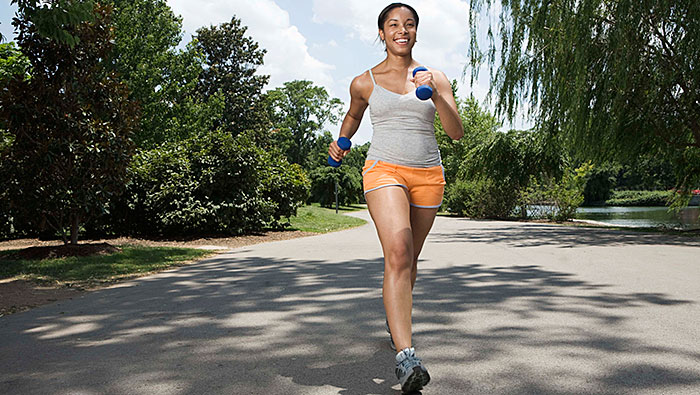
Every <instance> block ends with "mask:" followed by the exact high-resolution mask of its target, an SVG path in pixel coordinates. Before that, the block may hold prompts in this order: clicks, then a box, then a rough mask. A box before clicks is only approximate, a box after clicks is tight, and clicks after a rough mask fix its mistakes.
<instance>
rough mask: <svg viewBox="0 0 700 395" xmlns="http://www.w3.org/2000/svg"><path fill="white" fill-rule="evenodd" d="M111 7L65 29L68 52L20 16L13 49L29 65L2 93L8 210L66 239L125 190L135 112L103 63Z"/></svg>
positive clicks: (109, 45) (3, 176)
mask: <svg viewBox="0 0 700 395" xmlns="http://www.w3.org/2000/svg"><path fill="white" fill-rule="evenodd" d="M110 12H111V7H109V6H101V5H95V9H94V13H95V17H94V18H93V21H92V22H82V23H80V24H78V25H75V26H72V27H70V28H69V29H68V34H71V35H73V36H75V37H77V38H78V40H77V41H76V42H75V45H73V46H70V45H68V44H65V43H61V42H58V41H55V40H52V39H48V38H45V37H44V36H42V35H40V34H39V33H38V30H37V28H36V27H35V24H34V23H33V21H32V20H31V19H30V18H31V15H32V14H22V13H21V12H20V13H19V15H18V17H17V18H16V19H15V21H14V25H15V27H16V29H17V31H18V32H19V35H18V37H17V43H18V45H19V47H20V49H21V51H22V53H23V54H24V55H25V56H26V57H27V58H28V59H29V62H30V64H31V69H30V72H29V78H24V76H22V75H20V76H19V77H15V78H12V79H11V80H10V81H9V82H8V83H7V85H6V87H5V88H4V89H2V91H0V103H2V106H0V119H1V120H2V123H3V124H4V126H5V127H6V128H7V131H8V133H9V134H10V135H11V137H12V138H11V144H10V145H9V146H7V147H5V149H3V151H2V152H1V153H0V160H1V161H2V167H1V168H0V170H1V171H2V174H0V183H2V185H0V188H1V189H4V190H6V191H8V192H7V193H8V195H9V200H10V202H11V204H12V207H13V210H15V211H16V212H18V213H20V216H21V218H22V219H23V220H24V221H26V223H29V224H31V225H32V226H35V227H44V226H47V225H48V226H49V227H51V228H53V229H54V230H56V231H57V232H61V233H62V234H63V237H64V242H66V243H67V242H68V240H67V239H66V230H67V229H70V235H71V238H70V241H71V243H73V244H75V243H77V241H78V231H79V227H80V225H81V224H82V223H84V222H85V221H86V220H87V219H88V218H89V217H90V216H92V215H95V214H98V213H100V212H101V210H103V208H104V207H105V204H106V202H107V201H108V200H109V199H110V198H111V197H112V196H113V195H116V194H119V193H120V192H121V190H122V189H123V186H124V182H125V176H126V167H127V165H128V163H129V160H130V158H131V154H132V146H133V145H132V142H131V140H130V134H131V132H132V130H133V126H134V123H135V119H134V117H135V113H136V108H135V105H134V103H133V102H131V101H129V100H128V91H127V89H126V86H124V84H123V83H121V82H120V81H119V80H118V77H117V75H116V73H114V72H111V71H110V69H109V67H107V65H106V64H105V63H106V61H107V59H109V55H110V50H111V48H112V42H113V36H112V31H113V29H112V28H111V26H110V20H109V16H110Z"/></svg>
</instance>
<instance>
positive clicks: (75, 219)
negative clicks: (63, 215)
mask: <svg viewBox="0 0 700 395" xmlns="http://www.w3.org/2000/svg"><path fill="white" fill-rule="evenodd" d="M70 219H71V223H70V243H71V244H72V245H76V244H78V225H79V224H80V216H79V215H78V214H72V215H71V218H70Z"/></svg>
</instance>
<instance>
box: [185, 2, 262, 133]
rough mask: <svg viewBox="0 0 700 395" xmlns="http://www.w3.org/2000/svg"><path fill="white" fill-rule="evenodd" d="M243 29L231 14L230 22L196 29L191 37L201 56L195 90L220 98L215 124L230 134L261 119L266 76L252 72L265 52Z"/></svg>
mask: <svg viewBox="0 0 700 395" xmlns="http://www.w3.org/2000/svg"><path fill="white" fill-rule="evenodd" d="M247 30H248V28H247V27H246V26H242V25H241V21H240V20H239V19H237V18H236V17H235V16H234V17H233V18H231V22H228V23H222V24H220V25H218V26H210V27H203V28H201V29H199V30H197V34H196V35H195V37H194V38H193V46H194V48H195V49H196V50H198V51H199V52H201V53H202V54H203V55H204V59H205V68H204V71H203V73H202V76H201V79H200V83H199V91H200V92H201V94H202V95H204V97H205V98H210V97H213V96H216V95H220V96H221V97H222V98H223V100H224V112H223V117H222V118H221V119H220V120H219V121H218V122H217V124H215V126H216V127H219V128H221V129H222V130H224V131H226V132H229V133H231V134H233V135H236V134H238V133H240V132H242V131H244V130H253V129H259V128H260V126H261V125H262V124H263V122H265V118H264V111H263V107H262V106H261V95H262V89H263V87H264V86H265V84H267V81H268V80H269V76H266V75H257V74H255V73H256V71H257V68H258V67H259V66H261V65H262V64H263V56H264V55H265V52H266V51H265V50H264V49H261V48H260V47H259V46H258V43H257V42H255V40H253V39H252V38H251V37H248V36H246V35H245V33H246V31H247Z"/></svg>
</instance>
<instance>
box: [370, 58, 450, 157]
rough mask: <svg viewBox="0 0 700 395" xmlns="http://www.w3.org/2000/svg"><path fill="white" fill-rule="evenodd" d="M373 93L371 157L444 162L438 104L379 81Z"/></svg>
mask: <svg viewBox="0 0 700 395" xmlns="http://www.w3.org/2000/svg"><path fill="white" fill-rule="evenodd" d="M369 76H370V77H371V78H372V84H374V89H373V90H372V94H371V95H370V96H369V116H370V119H371V120H372V129H373V130H374V131H373V133H372V142H371V144H370V147H369V151H367V159H368V160H381V161H384V162H389V163H393V164H397V165H402V166H410V167H433V166H440V165H441V164H442V162H441V160H440V150H439V149H438V145H437V141H436V140H435V127H434V125H433V122H434V121H435V104H433V101H432V100H425V101H423V100H420V99H418V98H417V97H416V93H415V91H411V92H409V93H406V94H405V95H400V94H398V93H394V92H392V91H390V90H388V89H385V88H383V87H381V86H380V85H377V83H376V82H375V81H374V75H372V70H369Z"/></svg>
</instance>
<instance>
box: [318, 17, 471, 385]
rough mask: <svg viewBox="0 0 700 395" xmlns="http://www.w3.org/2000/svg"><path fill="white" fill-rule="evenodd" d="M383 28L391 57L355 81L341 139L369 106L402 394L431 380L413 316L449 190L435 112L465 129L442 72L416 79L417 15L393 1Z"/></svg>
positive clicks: (374, 186)
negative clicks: (421, 90)
mask: <svg viewBox="0 0 700 395" xmlns="http://www.w3.org/2000/svg"><path fill="white" fill-rule="evenodd" d="M378 28H379V38H380V39H381V41H382V43H384V45H385V47H386V59H384V61H382V62H381V63H379V64H378V65H376V66H374V67H373V68H371V69H370V70H368V71H366V72H364V73H363V74H361V75H359V76H357V77H355V79H353V81H352V83H351V85H350V96H351V101H350V109H349V110H348V113H347V115H346V116H345V118H344V120H343V124H342V126H341V128H340V137H347V138H351V137H352V136H353V135H354V134H355V132H356V131H357V128H358V126H359V125H360V121H361V120H362V116H363V114H364V112H365V109H366V108H367V106H369V108H370V117H371V120H372V127H373V129H374V132H373V136H372V143H371V146H370V149H369V151H368V153H367V161H366V162H365V167H364V169H363V187H364V192H365V198H366V200H367V206H368V208H369V212H370V215H371V216H372V220H373V221H374V224H375V226H376V228H377V234H378V236H379V240H380V242H381V245H382V250H383V252H384V284H383V298H384V308H385V310H386V317H387V323H388V326H387V330H389V332H390V335H391V337H392V344H395V346H396V348H397V349H398V350H400V351H399V352H398V354H397V355H396V376H397V378H398V379H399V382H400V383H401V389H402V390H403V391H404V392H411V391H416V390H419V389H421V388H422V387H423V386H424V385H425V384H427V383H428V381H429V380H430V376H429V375H428V372H427V370H426V369H425V367H424V366H423V364H422V362H421V360H420V359H419V358H417V357H416V354H415V349H414V348H413V347H411V310H412V305H413V300H412V290H413V286H414V284H415V282H416V272H417V262H418V255H419V253H420V250H421V248H422V247H423V242H424V241H425V238H426V237H427V235H428V232H429V231H430V228H431V227H432V224H433V221H434V219H435V214H436V213H437V210H438V208H439V207H440V204H441V203H442V195H443V191H444V185H445V180H444V173H443V169H442V165H441V161H440V151H439V150H438V147H437V142H436V140H435V130H434V127H433V121H434V119H435V111H436V110H437V113H438V114H439V115H440V120H441V122H442V125H443V127H444V129H445V132H446V133H447V135H448V136H450V137H451V138H453V139H455V140H457V139H459V138H461V137H462V136H463V135H464V130H463V128H462V121H461V119H460V118H459V115H458V113H457V105H456V103H455V101H454V97H453V95H452V88H451V85H450V82H449V80H448V79H447V77H446V76H445V74H444V73H442V72H440V71H438V70H435V69H430V68H429V71H419V72H418V73H417V74H416V76H415V78H414V77H413V76H412V72H413V69H415V68H416V67H418V66H419V65H420V64H419V63H418V62H416V61H415V60H413V57H412V56H411V52H412V49H413V46H414V45H415V43H416V32H417V28H418V14H417V13H416V11H415V10H414V9H413V8H412V7H411V6H408V5H406V4H402V3H393V4H391V5H389V6H387V7H386V8H384V10H383V11H382V12H381V13H380V14H379V18H378ZM421 85H428V86H430V87H431V88H432V90H433V95H432V97H431V98H430V99H429V100H425V101H421V100H419V99H418V98H417V97H416V95H415V89H416V87H418V86H421ZM347 152H348V151H343V150H342V149H340V148H339V147H338V144H337V141H334V142H333V143H331V145H330V147H329V149H328V153H329V155H330V156H331V157H333V158H334V159H335V160H342V158H343V157H344V156H345V155H346V154H347Z"/></svg>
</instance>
